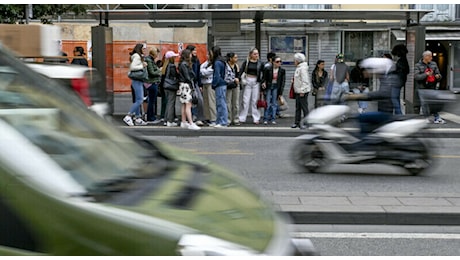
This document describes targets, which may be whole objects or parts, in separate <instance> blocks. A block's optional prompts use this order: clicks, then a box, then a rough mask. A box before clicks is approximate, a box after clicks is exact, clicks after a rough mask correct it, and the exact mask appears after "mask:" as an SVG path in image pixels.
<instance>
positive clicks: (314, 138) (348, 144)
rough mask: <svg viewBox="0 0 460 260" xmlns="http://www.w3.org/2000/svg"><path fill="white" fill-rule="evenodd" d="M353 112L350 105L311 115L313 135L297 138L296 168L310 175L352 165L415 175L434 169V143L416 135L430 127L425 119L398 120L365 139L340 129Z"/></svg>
mask: <svg viewBox="0 0 460 260" xmlns="http://www.w3.org/2000/svg"><path fill="white" fill-rule="evenodd" d="M349 112H350V107H349V106H347V105H326V106H323V107H319V108H317V109H315V110H313V111H311V112H310V113H309V114H308V115H307V117H305V119H304V124H306V125H307V126H308V131H309V132H310V133H308V134H304V135H301V136H298V137H296V142H295V144H294V146H293V149H292V155H291V158H292V160H293V162H294V164H295V165H297V166H299V167H301V169H303V170H306V171H307V172H325V171H327V170H328V169H330V168H331V167H335V168H337V169H341V168H343V167H347V166H350V165H351V166H355V167H354V168H356V169H358V167H359V168H360V169H361V171H362V170H363V169H364V170H365V171H372V170H374V169H376V167H377V166H378V165H381V166H393V168H394V167H396V168H399V169H402V170H404V171H405V172H406V173H409V174H412V175H417V174H420V173H421V172H423V171H424V170H426V169H428V168H429V167H430V166H432V164H433V157H432V155H431V153H430V144H429V143H428V142H429V141H430V140H428V139H426V138H419V137H418V136H417V135H416V134H418V133H420V131H421V130H422V129H424V128H425V127H427V121H426V120H425V119H418V118H409V119H407V118H406V119H395V120H392V121H390V122H387V123H384V124H383V125H381V126H379V127H377V128H376V129H375V130H373V131H372V132H370V133H367V134H365V135H363V134H362V133H359V132H352V131H351V130H347V129H344V128H341V127H339V125H340V124H341V123H342V122H343V120H344V118H345V117H346V116H347V114H348V113H349ZM337 166H338V167H337Z"/></svg>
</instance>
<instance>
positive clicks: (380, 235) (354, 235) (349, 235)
mask: <svg viewBox="0 0 460 260" xmlns="http://www.w3.org/2000/svg"><path fill="white" fill-rule="evenodd" d="M291 236H292V237H294V238H371V239H375V238H387V239H395V238H402V239H411V238H412V239H460V234H441V233H368V232H367V233H352V232H291Z"/></svg>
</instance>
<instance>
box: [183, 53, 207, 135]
mask: <svg viewBox="0 0 460 260" xmlns="http://www.w3.org/2000/svg"><path fill="white" fill-rule="evenodd" d="M186 49H188V50H190V52H191V53H192V70H193V73H195V79H194V81H193V86H194V89H195V91H196V94H197V98H198V103H197V104H196V105H195V106H193V107H192V115H193V116H194V117H196V121H195V124H196V125H198V126H203V125H204V121H206V118H205V116H204V104H203V84H202V83H201V77H200V66H201V62H200V59H199V58H198V53H197V49H196V46H195V45H187V48H186Z"/></svg>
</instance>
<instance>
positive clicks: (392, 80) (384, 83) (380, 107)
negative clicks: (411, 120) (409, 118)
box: [345, 58, 399, 134]
mask: <svg viewBox="0 0 460 260" xmlns="http://www.w3.org/2000/svg"><path fill="white" fill-rule="evenodd" d="M360 66H361V67H362V68H364V69H365V70H364V76H365V77H370V76H371V75H372V74H376V75H378V76H379V77H378V78H379V81H380V86H379V89H378V90H377V91H370V92H369V93H362V94H349V95H347V96H346V97H345V100H369V101H371V100H376V101H377V111H373V112H365V113H362V114H360V115H359V116H358V120H359V122H360V126H361V133H362V134H366V133H369V132H371V131H372V130H374V129H376V128H377V127H379V126H381V125H383V124H385V123H387V122H389V121H391V120H392V118H393V103H392V101H391V90H392V88H393V87H394V86H395V85H397V84H399V81H398V80H399V78H398V75H397V74H396V73H395V69H396V67H395V65H394V63H393V61H392V60H390V59H388V58H367V59H365V60H363V61H362V62H361V63H360Z"/></svg>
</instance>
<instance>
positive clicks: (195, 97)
mask: <svg viewBox="0 0 460 260" xmlns="http://www.w3.org/2000/svg"><path fill="white" fill-rule="evenodd" d="M197 91H199V90H197V89H196V88H195V84H192V93H191V94H192V104H193V105H197V104H198V93H197Z"/></svg>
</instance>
